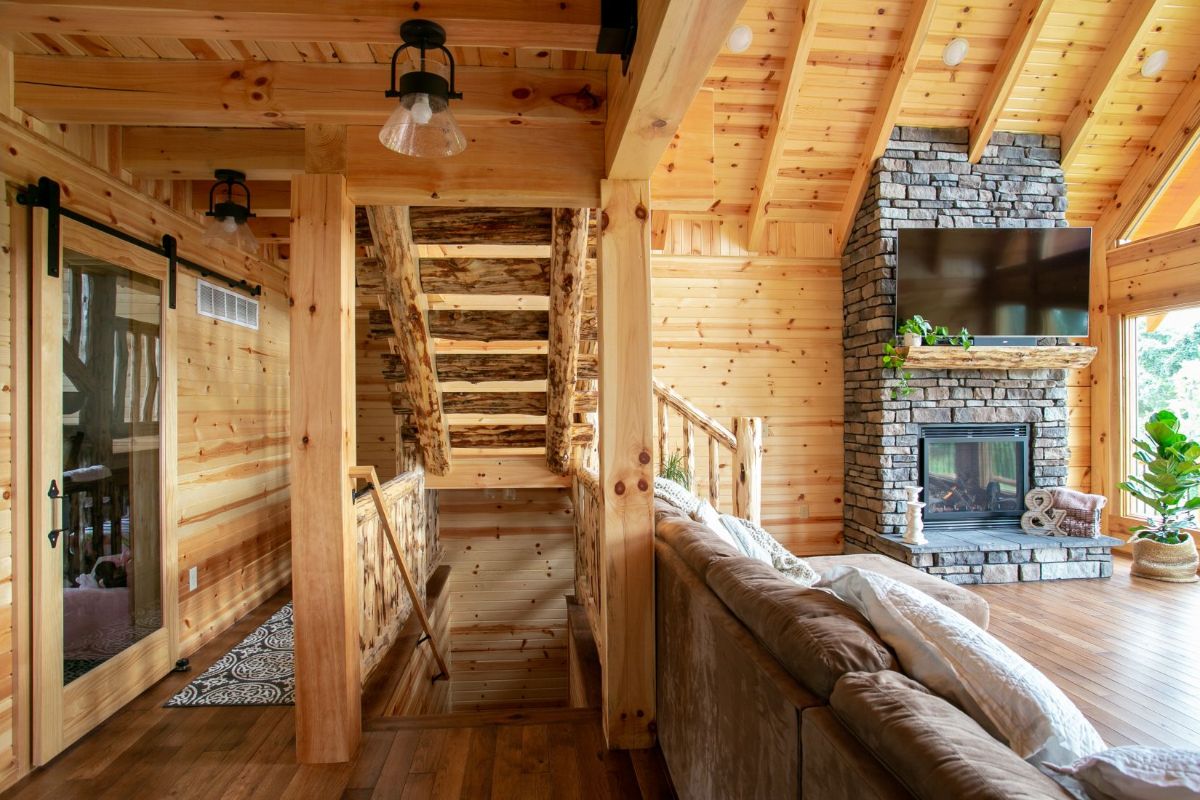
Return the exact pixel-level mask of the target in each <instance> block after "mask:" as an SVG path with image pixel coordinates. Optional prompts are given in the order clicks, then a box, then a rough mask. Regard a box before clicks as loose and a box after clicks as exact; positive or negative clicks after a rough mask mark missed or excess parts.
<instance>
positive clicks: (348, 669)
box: [289, 175, 362, 763]
mask: <svg viewBox="0 0 1200 800" xmlns="http://www.w3.org/2000/svg"><path fill="white" fill-rule="evenodd" d="M353 216H354V207H353V205H352V204H351V203H350V199H349V196H348V195H347V194H346V180H345V178H344V177H342V176H340V175H301V176H297V177H296V178H295V180H294V181H293V182H292V225H293V227H294V231H293V234H292V240H293V242H292V259H291V279H290V282H289V286H290V288H289V292H290V296H291V299H292V302H291V309H290V312H289V315H290V318H291V338H290V343H291V346H290V352H291V359H290V361H291V372H290V376H291V377H290V383H291V427H290V430H289V439H290V441H291V460H290V462H289V472H290V475H291V512H292V566H293V575H292V605H293V608H294V614H295V627H296V637H295V639H296V646H295V660H296V755H297V758H298V760H299V761H300V762H301V763H336V762H346V761H350V760H351V759H353V758H354V755H355V752H356V751H357V749H358V742H359V738H360V736H361V733H362V720H361V710H362V702H361V697H360V695H361V690H362V680H361V676H360V674H359V667H360V656H359V637H358V618H359V615H360V613H361V607H360V604H359V597H358V595H359V580H358V550H357V546H358V535H357V529H356V525H355V518H354V505H353V502H352V501H351V492H352V491H353V488H354V487H353V484H352V481H351V480H350V468H351V467H353V466H354V463H355V462H354V442H355V398H354V385H355V383H354V278H353V276H354V228H353Z"/></svg>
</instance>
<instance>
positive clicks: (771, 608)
mask: <svg viewBox="0 0 1200 800" xmlns="http://www.w3.org/2000/svg"><path fill="white" fill-rule="evenodd" d="M705 580H706V582H707V583H708V585H709V588H711V589H712V590H713V592H714V593H715V594H716V595H717V597H719V598H721V600H722V602H724V603H725V605H726V606H728V607H729V610H730V611H732V612H733V613H734V615H736V616H737V617H738V619H740V620H741V622H742V624H743V625H745V626H746V627H747V628H749V629H750V630H751V632H753V633H754V635H755V636H756V637H757V638H758V640H759V641H760V642H762V644H763V646H764V647H766V648H767V649H768V650H770V651H771V654H772V655H774V656H775V658H777V659H779V662H780V663H781V664H782V665H783V667H784V669H786V670H787V671H788V672H789V673H790V674H791V675H792V677H794V678H795V679H796V680H797V681H799V682H800V683H801V684H803V685H804V686H805V687H806V688H807V689H808V690H809V691H811V692H813V693H814V694H816V695H817V696H818V697H820V698H822V699H825V698H828V697H829V694H830V693H831V692H832V691H833V687H834V684H836V683H837V681H838V679H839V678H840V677H841V676H843V675H845V674H846V673H847V672H858V671H868V672H873V671H877V670H881V669H898V668H899V667H898V664H897V662H896V659H895V656H893V655H892V652H891V651H890V650H888V648H887V646H886V645H885V644H884V643H883V642H882V641H880V639H879V637H878V636H876V635H875V632H874V631H873V630H871V627H870V625H868V624H867V621H866V620H865V619H864V618H863V616H862V615H861V614H859V613H858V612H857V611H855V610H854V609H852V608H850V607H849V606H848V605H846V604H845V603H843V602H842V601H840V600H838V599H837V598H836V597H834V596H833V595H831V594H829V593H828V592H823V591H820V590H816V589H807V588H803V587H800V586H797V585H796V584H795V583H793V582H792V581H790V580H788V579H787V578H785V577H784V576H782V575H780V574H779V572H778V571H777V570H776V569H775V568H774V567H772V566H771V565H769V564H764V563H763V562H761V561H756V560H755V559H752V558H746V557H737V558H724V559H720V560H717V561H714V562H713V563H712V565H711V566H710V567H709V569H708V572H707V576H706V578H705Z"/></svg>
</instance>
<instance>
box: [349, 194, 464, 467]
mask: <svg viewBox="0 0 1200 800" xmlns="http://www.w3.org/2000/svg"><path fill="white" fill-rule="evenodd" d="M367 219H368V220H369V221H370V223H371V235H372V236H373V237H374V239H375V244H376V246H377V247H378V249H379V254H380V258H381V260H382V262H383V286H384V294H385V296H386V298H387V306H388V312H389V314H390V315H391V319H392V325H393V327H394V328H396V329H398V330H399V332H400V334H401V335H400V336H397V337H396V343H397V345H398V346H399V350H400V357H401V359H402V360H403V362H404V366H405V371H406V373H407V375H408V380H407V381H405V386H406V387H407V389H408V398H409V400H410V402H411V403H412V405H413V410H414V412H415V413H414V417H415V419H416V424H417V430H418V434H419V436H418V442H419V443H420V446H421V452H422V454H423V455H424V457H425V469H427V470H428V471H429V472H431V473H433V474H434V475H443V474H445V473H446V472H447V471H448V470H449V469H450V439H449V435H448V432H447V426H446V420H445V418H444V416H443V412H442V396H441V395H442V393H441V389H440V388H439V387H438V382H437V368H436V366H435V363H436V362H435V356H434V352H433V342H432V341H431V340H430V329H429V327H428V325H427V324H426V319H425V313H424V309H423V308H422V307H421V305H420V302H419V299H420V295H421V282H420V279H419V278H418V275H417V251H416V246H415V245H414V244H413V241H412V231H411V230H410V229H409V222H408V209H406V208H398V207H396V206H372V207H371V208H368V209H367Z"/></svg>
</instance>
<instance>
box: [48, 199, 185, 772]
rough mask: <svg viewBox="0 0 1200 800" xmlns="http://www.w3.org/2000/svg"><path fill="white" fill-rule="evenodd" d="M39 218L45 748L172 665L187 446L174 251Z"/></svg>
mask: <svg viewBox="0 0 1200 800" xmlns="http://www.w3.org/2000/svg"><path fill="white" fill-rule="evenodd" d="M47 226H48V217H47V215H46V212H44V211H42V210H37V211H35V217H34V226H33V227H34V230H33V236H32V241H31V244H32V252H33V254H34V256H33V259H32V260H33V264H32V269H33V275H32V280H31V287H32V294H33V297H32V310H33V314H32V319H33V337H32V338H33V358H32V367H33V403H32V416H33V419H32V420H31V429H32V449H33V452H32V458H31V463H32V470H33V480H32V481H31V486H32V488H33V489H34V491H33V509H32V515H31V517H32V523H33V524H32V530H31V535H32V537H33V542H32V553H33V595H34V597H33V604H32V608H33V676H32V677H33V698H34V715H33V740H34V741H33V755H34V760H35V762H36V763H38V764H44V763H46V762H47V761H48V760H49V759H51V758H53V757H54V756H55V755H56V754H57V753H59V752H60V751H61V750H62V749H63V748H65V747H66V746H68V745H69V744H71V743H72V742H74V741H75V740H76V739H78V738H79V737H80V736H82V735H83V734H85V733H87V732H88V731H89V730H91V729H92V728H93V727H95V726H96V725H97V724H98V723H100V722H101V721H103V720H104V719H105V718H106V717H108V716H109V715H110V714H112V713H113V711H115V710H116V709H118V708H120V707H121V706H122V705H123V704H124V703H126V702H128V701H129V700H131V699H132V698H133V697H135V696H137V694H138V693H140V692H141V691H143V690H144V689H145V688H147V687H148V686H149V685H150V684H152V683H154V682H155V681H157V680H158V679H160V678H161V677H162V676H164V675H165V674H167V672H169V671H170V669H171V667H172V665H173V654H174V641H175V637H174V630H173V628H174V625H173V618H174V615H175V600H174V598H175V596H176V594H177V590H176V588H175V586H174V580H173V577H174V561H175V559H174V539H173V536H169V535H168V531H169V529H170V528H171V525H170V522H171V503H170V498H171V490H172V483H173V479H174V470H173V469H172V468H171V464H172V463H173V459H174V454H175V426H174V408H175V405H174V397H175V392H176V387H175V378H174V372H173V361H174V359H173V355H171V354H172V348H173V345H174V342H173V336H172V331H171V327H172V322H173V312H169V311H168V310H167V302H166V301H167V298H166V294H165V286H166V283H167V281H166V272H167V262H166V259H165V258H163V257H162V256H160V255H157V254H155V253H152V252H148V251H146V250H144V249H142V248H139V247H137V246H135V245H133V244H130V243H128V242H125V241H122V240H120V239H118V238H115V237H113V236H111V235H110V234H108V233H105V232H103V231H100V230H97V229H95V228H92V227H89V226H85V225H83V224H80V223H78V222H75V221H74V220H71V219H68V218H63V219H62V220H61V243H60V245H59V246H58V247H55V244H54V242H53V238H54V237H53V236H52V235H48V231H47V230H46V228H47Z"/></svg>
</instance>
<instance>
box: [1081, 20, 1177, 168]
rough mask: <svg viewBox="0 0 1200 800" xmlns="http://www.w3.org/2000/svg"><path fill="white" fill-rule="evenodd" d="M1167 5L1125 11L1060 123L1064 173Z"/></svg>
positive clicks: (1082, 146) (1083, 144) (1084, 143)
mask: <svg viewBox="0 0 1200 800" xmlns="http://www.w3.org/2000/svg"><path fill="white" fill-rule="evenodd" d="M1166 5H1167V2H1166V0H1133V2H1132V3H1130V5H1129V8H1128V9H1127V10H1126V11H1125V15H1124V16H1123V17H1122V18H1121V25H1120V27H1119V28H1117V32H1116V34H1114V35H1113V38H1112V40H1111V41H1109V43H1108V46H1107V47H1106V48H1104V52H1103V54H1102V55H1101V56H1100V60H1099V61H1098V62H1097V63H1096V66H1094V67H1093V68H1092V70H1091V72H1090V73H1089V75H1088V81H1087V83H1086V84H1084V87H1083V91H1082V92H1081V93H1080V95H1079V100H1078V102H1076V103H1075V107H1074V108H1073V109H1071V115H1070V116H1069V117H1067V121H1066V122H1065V123H1064V124H1063V129H1062V158H1061V162H1062V168H1063V172H1070V171H1071V165H1072V164H1074V163H1075V159H1076V158H1077V157H1078V156H1079V154H1080V152H1082V150H1083V148H1084V146H1085V145H1086V144H1087V141H1088V138H1089V137H1090V135H1091V132H1092V127H1093V126H1094V125H1095V124H1096V120H1097V119H1099V116H1100V112H1101V111H1102V110H1103V109H1104V107H1105V106H1106V105H1108V101H1109V100H1110V99H1111V98H1112V97H1113V93H1114V92H1115V91H1116V89H1117V84H1118V82H1119V81H1120V79H1121V78H1123V77H1124V76H1125V75H1127V74H1128V67H1129V66H1130V62H1132V61H1133V60H1134V58H1136V57H1137V54H1138V50H1139V48H1141V47H1142V46H1144V45H1145V44H1146V39H1147V37H1148V35H1149V34H1150V32H1151V29H1152V28H1153V27H1154V24H1155V22H1157V21H1158V19H1159V17H1160V15H1161V14H1162V12H1163V8H1164V7H1165V6H1166Z"/></svg>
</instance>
